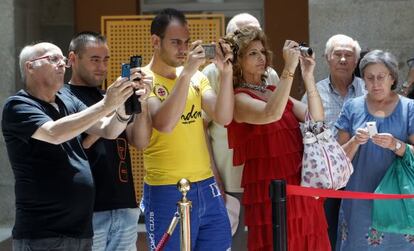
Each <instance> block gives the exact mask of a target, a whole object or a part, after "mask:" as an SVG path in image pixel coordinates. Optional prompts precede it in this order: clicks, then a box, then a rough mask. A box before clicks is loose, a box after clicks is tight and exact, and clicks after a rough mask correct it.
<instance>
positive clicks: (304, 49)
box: [299, 43, 313, 57]
mask: <svg viewBox="0 0 414 251" xmlns="http://www.w3.org/2000/svg"><path fill="white" fill-rule="evenodd" d="M299 51H300V54H301V55H302V56H303V57H312V55H313V49H312V48H311V47H308V45H307V44H306V43H301V44H300V45H299Z"/></svg>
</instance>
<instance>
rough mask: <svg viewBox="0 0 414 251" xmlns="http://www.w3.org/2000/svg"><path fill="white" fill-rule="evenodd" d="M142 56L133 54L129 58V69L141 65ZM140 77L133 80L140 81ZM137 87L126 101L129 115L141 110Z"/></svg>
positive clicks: (126, 110)
mask: <svg viewBox="0 0 414 251" xmlns="http://www.w3.org/2000/svg"><path fill="white" fill-rule="evenodd" d="M141 63H142V57H141V56H131V57H130V59H129V64H128V65H129V69H131V68H136V67H141ZM139 80H140V79H139V78H136V79H133V81H139ZM135 91H136V89H134V92H133V93H132V95H131V96H130V97H129V98H128V99H127V101H125V113H126V114H127V115H132V114H138V113H140V112H141V111H142V110H141V103H140V102H139V100H138V99H139V96H138V95H136V94H135Z"/></svg>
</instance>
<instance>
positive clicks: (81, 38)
mask: <svg viewBox="0 0 414 251" xmlns="http://www.w3.org/2000/svg"><path fill="white" fill-rule="evenodd" d="M90 42H93V43H102V44H105V43H106V38H105V36H103V35H101V34H99V33H97V32H94V31H82V32H79V33H77V34H75V36H73V38H72V40H71V41H70V44H69V52H71V51H73V52H74V53H76V54H81V53H82V52H83V50H84V49H85V47H86V45H87V44H88V43H90Z"/></svg>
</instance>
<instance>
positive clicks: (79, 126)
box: [32, 78, 133, 145]
mask: <svg viewBox="0 0 414 251" xmlns="http://www.w3.org/2000/svg"><path fill="white" fill-rule="evenodd" d="M132 91H133V88H132V82H125V78H124V79H122V78H118V80H117V81H115V82H114V83H113V84H112V85H111V86H110V87H108V91H107V95H106V96H105V97H104V98H103V99H102V100H101V101H99V102H98V103H96V104H94V105H92V106H90V107H88V108H86V109H85V110H83V111H80V112H78V113H74V114H71V115H68V116H65V117H63V118H61V119H58V120H56V121H48V122H46V123H44V124H43V125H42V126H40V127H39V128H38V129H37V130H36V131H35V132H34V133H33V135H32V138H34V139H37V140H41V141H45V142H48V143H51V144H56V145H58V144H61V143H63V142H65V141H68V140H70V139H72V138H74V137H76V136H78V135H79V134H81V133H82V132H85V131H86V130H88V129H89V128H90V131H88V133H91V134H94V135H97V136H101V137H107V136H108V134H110V133H109V130H108V128H106V127H107V126H108V124H109V120H111V119H114V118H113V116H116V114H114V115H112V116H111V117H110V118H109V119H108V118H107V119H103V121H100V120H101V119H102V118H103V117H105V116H106V115H107V114H109V113H111V112H112V111H113V110H115V109H116V108H117V107H119V106H120V105H122V104H123V103H124V102H125V101H126V99H127V98H128V97H129V96H130V95H131V94H132ZM115 119H116V118H115ZM97 122H98V123H97ZM119 126H120V123H117V125H116V127H119ZM124 126H125V125H124ZM124 128H125V127H124ZM121 132H122V131H121Z"/></svg>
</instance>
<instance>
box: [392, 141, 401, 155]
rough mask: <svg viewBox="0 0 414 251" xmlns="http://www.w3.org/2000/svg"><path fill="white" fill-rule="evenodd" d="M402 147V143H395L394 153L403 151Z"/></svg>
mask: <svg viewBox="0 0 414 251" xmlns="http://www.w3.org/2000/svg"><path fill="white" fill-rule="evenodd" d="M401 146H402V144H401V142H400V141H398V140H397V141H395V148H394V150H392V151H393V152H395V153H396V152H398V150H400V149H401Z"/></svg>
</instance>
